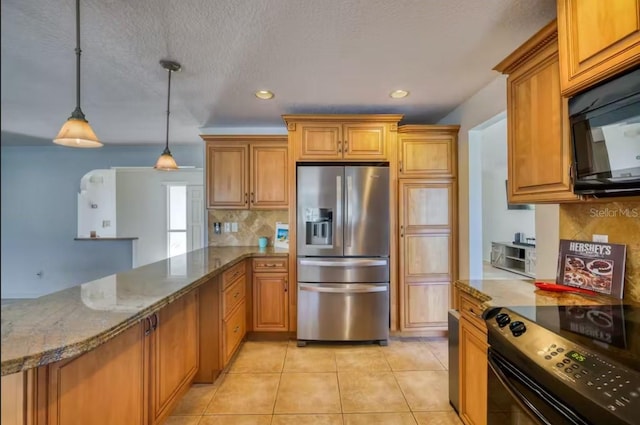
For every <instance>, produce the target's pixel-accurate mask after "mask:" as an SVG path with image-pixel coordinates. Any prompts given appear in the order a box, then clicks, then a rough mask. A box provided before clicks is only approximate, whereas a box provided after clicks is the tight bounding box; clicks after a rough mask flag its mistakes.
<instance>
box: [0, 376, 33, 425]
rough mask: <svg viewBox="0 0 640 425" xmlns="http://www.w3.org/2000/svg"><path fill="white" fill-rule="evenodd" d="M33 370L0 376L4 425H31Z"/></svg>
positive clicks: (0, 410)
mask: <svg viewBox="0 0 640 425" xmlns="http://www.w3.org/2000/svg"><path fill="white" fill-rule="evenodd" d="M33 374H34V370H33V369H31V370H29V371H27V372H18V373H12V374H11V375H4V376H3V377H2V391H1V392H2V408H1V409H0V412H2V420H0V423H2V424H6V425H32V424H34V423H37V422H36V421H35V417H34V416H35V415H34V398H35V387H34V385H33V383H34V379H33Z"/></svg>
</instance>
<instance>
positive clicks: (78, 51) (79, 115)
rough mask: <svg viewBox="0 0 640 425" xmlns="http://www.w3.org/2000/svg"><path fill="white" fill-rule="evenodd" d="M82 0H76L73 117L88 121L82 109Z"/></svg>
mask: <svg viewBox="0 0 640 425" xmlns="http://www.w3.org/2000/svg"><path fill="white" fill-rule="evenodd" d="M81 53H82V50H81V49H80V0H76V109H75V110H74V111H73V112H72V113H71V118H77V119H82V120H85V121H86V118H85V117H84V113H83V112H82V109H80V55H81Z"/></svg>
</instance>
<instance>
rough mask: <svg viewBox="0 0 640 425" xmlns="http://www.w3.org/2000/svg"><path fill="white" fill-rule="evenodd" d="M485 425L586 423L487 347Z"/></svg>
mask: <svg viewBox="0 0 640 425" xmlns="http://www.w3.org/2000/svg"><path fill="white" fill-rule="evenodd" d="M489 366H490V367H489V388H488V409H487V410H488V413H487V415H488V418H487V424H488V425H503V424H518V425H542V424H543V425H558V424H575V425H588V424H589V423H588V422H586V421H585V420H584V419H582V418H581V417H579V416H577V414H576V413H575V412H574V411H573V410H572V409H570V408H569V407H567V406H565V405H564V404H563V403H562V402H561V401H560V400H558V399H557V398H555V397H553V395H551V394H549V393H548V392H547V391H545V390H544V389H543V388H541V387H540V386H539V385H538V384H537V383H536V382H535V381H534V380H532V379H530V378H529V377H527V376H526V375H523V374H522V373H521V372H520V371H519V370H518V369H517V368H516V367H515V366H514V365H513V364H511V363H510V362H509V361H507V360H506V359H504V358H503V357H502V356H500V355H499V354H497V353H495V352H494V351H492V350H491V349H489Z"/></svg>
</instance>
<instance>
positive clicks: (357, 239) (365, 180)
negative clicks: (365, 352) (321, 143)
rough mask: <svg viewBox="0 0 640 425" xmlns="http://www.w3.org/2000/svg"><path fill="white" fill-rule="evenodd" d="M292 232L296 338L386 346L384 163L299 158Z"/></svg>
mask: <svg viewBox="0 0 640 425" xmlns="http://www.w3.org/2000/svg"><path fill="white" fill-rule="evenodd" d="M296 234H297V241H296V244H297V245H296V246H297V271H298V293H297V295H298V315H297V316H298V323H297V325H298V326H297V328H298V329H297V338H298V345H299V346H303V345H305V344H306V342H307V341H369V340H372V341H378V342H379V343H380V344H381V345H386V343H387V339H388V337H389V168H388V165H386V164H385V165H375V166H374V165H334V164H332V165H299V166H298V167H297V231H296Z"/></svg>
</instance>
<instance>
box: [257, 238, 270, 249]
mask: <svg viewBox="0 0 640 425" xmlns="http://www.w3.org/2000/svg"><path fill="white" fill-rule="evenodd" d="M268 243H269V239H267V238H266V237H265V236H261V237H260V238H259V239H258V246H259V247H260V248H266V247H267V245H268Z"/></svg>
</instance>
